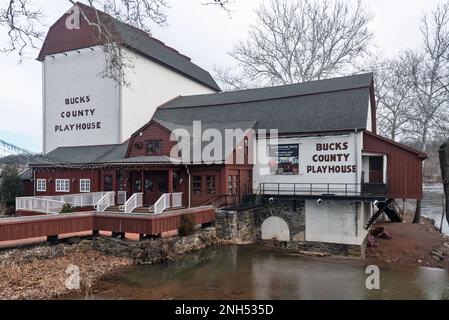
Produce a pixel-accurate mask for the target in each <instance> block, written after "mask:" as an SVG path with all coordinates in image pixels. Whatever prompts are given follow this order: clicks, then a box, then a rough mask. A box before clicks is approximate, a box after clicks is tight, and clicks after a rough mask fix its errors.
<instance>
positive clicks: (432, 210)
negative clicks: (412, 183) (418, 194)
mask: <svg viewBox="0 0 449 320" xmlns="http://www.w3.org/2000/svg"><path fill="white" fill-rule="evenodd" d="M443 199H444V190H443V185H442V184H431V185H424V186H423V200H422V210H421V212H422V215H423V216H425V217H427V218H431V219H433V220H434V221H435V225H436V226H437V227H438V228H440V226H441V217H442V215H443ZM398 204H399V205H400V206H402V203H401V201H398ZM405 208H406V209H408V210H410V211H411V212H414V210H415V208H416V202H415V201H406V202H405ZM442 231H443V233H444V234H446V235H449V225H448V222H447V220H446V218H445V217H444V219H443V229H442Z"/></svg>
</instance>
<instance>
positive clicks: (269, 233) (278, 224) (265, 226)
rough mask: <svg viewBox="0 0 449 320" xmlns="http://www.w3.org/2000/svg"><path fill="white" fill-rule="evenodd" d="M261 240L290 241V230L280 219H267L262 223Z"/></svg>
mask: <svg viewBox="0 0 449 320" xmlns="http://www.w3.org/2000/svg"><path fill="white" fill-rule="evenodd" d="M261 229H262V240H277V241H284V242H289V241H290V228H289V227H288V224H287V222H285V220H284V219H282V218H280V217H269V218H267V219H265V221H264V222H263V223H262V228H261Z"/></svg>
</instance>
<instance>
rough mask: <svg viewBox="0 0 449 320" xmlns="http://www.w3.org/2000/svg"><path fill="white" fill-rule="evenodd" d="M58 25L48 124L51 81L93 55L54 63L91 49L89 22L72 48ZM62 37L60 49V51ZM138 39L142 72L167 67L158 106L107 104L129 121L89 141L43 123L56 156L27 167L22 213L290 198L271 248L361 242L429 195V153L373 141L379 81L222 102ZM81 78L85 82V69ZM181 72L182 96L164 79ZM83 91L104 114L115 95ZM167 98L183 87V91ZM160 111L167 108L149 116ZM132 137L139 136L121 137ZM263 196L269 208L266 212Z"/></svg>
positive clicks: (205, 81)
mask: <svg viewBox="0 0 449 320" xmlns="http://www.w3.org/2000/svg"><path fill="white" fill-rule="evenodd" d="M58 25H60V21H59V22H57V23H56V24H55V25H54V26H53V27H52V29H51V31H50V33H49V36H48V37H47V40H46V42H45V44H44V47H43V49H42V51H41V54H40V56H39V59H40V60H42V61H43V62H44V64H45V73H46V77H49V79H48V86H47V89H48V92H47V91H45V90H44V92H45V95H46V97H47V98H46V99H45V101H48V108H49V109H45V110H44V114H46V113H45V112H47V111H48V110H53V109H54V108H56V104H57V103H56V104H55V101H56V102H57V101H59V100H58V99H59V98H61V97H62V96H61V97H59V98H58V97H54V96H53V95H55V94H56V93H55V92H58V90H57V88H58V85H60V83H56V82H57V81H56V82H55V79H56V80H57V77H56V78H53V77H54V76H56V75H57V74H59V73H58V72H59V71H58V70H59V69H58V68H59V67H61V66H63V65H64V63H71V61H72V60H73V59H74V60H77V59H81V62H82V57H83V54H87V53H89V54H91V53H90V51H89V50H88V51H87V53H86V52H84V51H83V52H81V51H80V52H78V53H77V54H75V53H74V54H73V55H69V56H66V55H62V56H58V57H55V55H58V54H60V52H62V51H67V50H69V51H70V50H75V49H77V47H79V46H84V47H86V48H88V47H89V46H93V45H96V44H94V43H90V42H88V40H89V37H87V36H86V34H88V33H89V30H87V29H86V28H87V27H86V26H84V28H85V29H83V28H82V29H81V31H79V33H78V36H77V37H75V40H76V41H75V40H74V41H69V40H68V38H67V37H70V36H73V35H72V34H68V33H67V34H66V33H64V32H62V31H61V30H59V27H58ZM120 26H121V27H123V26H122V25H120ZM124 29H126V30H128V32H131V33H133V34H135V33H136V30H134V29H129V28H124ZM124 29H120V30H122V31H123V30H124ZM58 30H59V31H58ZM61 32H62V33H61ZM125 35H126V33H125ZM141 36H142V35H141V34H140V33H139V37H141ZM54 37H56V38H57V39H59V38H60V39H62V40H64V41H62V42H58V41H56V42H55V41H54ZM130 39H133V38H128V37H126V36H124V43H123V45H124V46H125V47H126V48H127V49H129V50H131V51H132V52H134V53H136V52H137V53H138V55H139V56H143V57H145V59H146V60H145V59H144V60H143V61H145V63H144V64H142V65H138V66H137V73H139V72H141V70H147V69H146V68H147V67H148V66H149V65H150V64H151V65H152V66H153V67H155V66H154V65H153V64H154V63H155V62H156V63H158V64H161V65H163V66H164V68H165V69H163V70H164V71H162V69H161V70H159V71H160V73H159V79H160V81H159V82H161V83H164V85H163V87H161V89H160V91H161V92H162V93H163V94H162V96H158V99H155V95H157V92H155V91H154V90H152V91H151V90H149V88H147V89H145V88H144V87H139V88H140V89H139V90H140V91H139V92H140V93H141V94H142V95H131V94H130V93H129V95H128V96H126V95H125V96H126V97H127V100H126V101H125V100H120V101H115V100H114V101H112V102H111V103H110V104H106V105H104V106H102V107H101V108H102V109H101V110H103V109H104V110H106V111H108V108H110V109H111V112H112V113H114V114H115V115H124V114H128V115H129V117H128V118H127V116H125V117H123V118H120V117H118V118H117V117H115V116H114V117H113V118H111V119H108V118H107V117H106V118H104V119H103V120H101V121H104V122H105V123H114V125H113V126H107V127H105V128H107V130H106V131H104V132H103V131H101V132H100V131H99V132H95V133H94V134H93V135H87V136H86V135H81V136H79V135H77V134H76V133H75V134H69V133H68V136H67V137H66V138H67V139H66V138H64V137H63V136H60V135H59V134H60V132H59V133H58V132H56V133H55V132H52V133H51V134H49V133H48V130H50V131H51V130H53V129H52V128H53V125H54V120H55V119H54V117H52V116H50V115H49V116H48V117H45V116H44V119H45V121H44V124H45V126H44V133H45V134H46V135H45V137H46V138H45V139H46V141H47V142H46V143H45V144H46V146H47V148H46V149H48V150H49V152H48V153H46V154H45V155H44V156H42V157H41V158H40V159H36V160H35V161H33V162H32V163H30V165H29V166H30V169H31V170H32V171H31V172H32V174H31V176H32V178H31V181H32V183H33V185H34V190H33V195H32V197H28V198H24V199H17V209H18V210H22V211H38V212H45V213H58V212H59V210H60V207H61V206H62V204H63V203H65V202H69V203H72V204H74V205H75V206H81V207H83V206H84V207H86V206H87V207H89V206H94V207H95V208H96V210H97V211H105V210H108V211H116V212H121V213H125V214H130V215H132V214H135V213H146V214H150V213H151V214H163V212H165V211H166V210H169V209H173V208H181V207H186V208H194V207H198V206H202V205H206V204H213V205H215V206H217V207H228V208H230V207H231V208H233V209H238V208H239V206H240V207H242V203H246V204H248V203H249V202H251V203H252V204H253V205H254V206H256V205H258V206H262V207H263V206H265V207H267V206H268V207H269V206H270V205H272V204H273V203H276V201H281V200H285V201H293V203H294V206H293V209H291V214H290V218H288V219H290V220H291V219H293V220H294V219H296V220H297V223H296V222H295V223H293V225H288V223H286V222H285V220H286V219H287V218H285V219H283V218H279V219H278V220H276V219H273V220H271V221H270V223H265V222H264V223H263V224H262V228H261V229H262V234H261V237H262V239H267V240H269V239H272V238H276V239H278V240H281V241H286V242H289V241H300V242H301V241H302V242H304V243H329V244H343V245H349V246H351V245H355V246H361V245H363V243H364V241H365V240H366V236H367V230H366V229H367V227H369V225H371V224H372V222H373V221H374V220H375V218H376V217H378V216H379V215H380V214H381V213H383V212H385V213H387V215H388V216H389V217H390V218H391V219H392V220H394V221H399V220H400V219H401V217H400V214H399V213H398V212H397V209H395V206H394V204H395V202H394V199H421V198H422V161H423V160H424V159H425V158H426V157H427V155H426V154H423V153H422V152H419V151H417V150H413V149H411V148H409V147H407V146H404V145H402V144H399V143H397V142H394V141H391V140H389V139H386V138H383V137H381V136H379V135H378V134H377V124H376V102H375V96H374V82H373V75H372V74H371V73H368V74H361V75H356V76H350V77H342V78H335V79H328V80H321V81H312V82H306V83H300V84H292V85H285V86H278V87H269V88H262V89H251V90H242V91H234V92H222V93H217V91H219V88H218V86H216V84H215V82H214V81H213V79H212V78H211V77H210V75H209V74H208V73H207V72H205V71H204V70H202V69H200V68H199V67H198V66H196V65H193V64H192V63H191V62H190V60H188V59H185V58H182V56H181V55H180V54H179V53H177V52H175V51H172V50H170V49H169V48H167V47H166V46H165V45H163V44H162V43H160V42H157V41H156V40H155V39H152V38H150V37H144V38H142V39H141V40H142V41H141V42H139V43H136V42H132V41H131V40H130ZM86 41H87V42H86ZM140 44H144V45H142V46H140ZM94 51H95V50H93V51H92V52H94ZM86 57H87V56H86ZM56 58H57V59H56ZM91 58H92V57H91ZM92 59H93V58H92ZM147 60H148V61H147ZM89 61H90V60H89ZM139 68H143V69H139ZM83 70H84V69H83ZM83 70H81V71H82V73H83V72H84V73H83V74H84V76H86V77H87V78H89V79H90V78H91V74H90V73H89V72H88V71H89V70H87V69H86V70H84V71H83ZM148 70H149V69H148ZM52 72H53V73H52ZM173 72H174V74H175V75H176V77H175V78H176V79H177V80H176V81H178V82H176V83H177V85H176V86H175V85H170V84H169V83H166V82H165V81H166V80H167V81H169V79H172V77H173V76H174V74H172V73H173ZM83 74H81V75H80V77H81V78H82V77H83ZM145 74H146V73H145ZM138 79H139V78H136V79H135V80H137V81H138ZM186 79H188V80H186ZM91 80H92V79H91ZM92 81H94V82H95V84H96V85H98V86H99V87H101V86H102V85H103V84H104V83H103V82H102V81H103V80H99V79H94V80H92ZM104 81H106V80H104ZM173 81H174V80H173ZM173 83H174V82H173ZM87 84H89V82H88V83H87ZM181 84H182V85H181ZM84 85H85V83H80V88H81V87H82V90H81V89H80V88H78V87H77V86H78V85H77V86H71V89H70V90H71V91H70V90H69V91H70V92H68V91H67V92H65V91H64V90H63V91H64V94H65V95H66V96H70V97H72V96H74V97H80V96H81V97H85V96H89V101H88V102H86V101H87V100H86V99H84V100H83V101H84V103H88V104H89V103H91V104H92V105H95V103H96V101H99V100H101V94H103V95H106V96H110V95H111V94H112V95H113V94H114V93H111V92H110V90H115V89H112V87H111V86H110V85H109V84H108V85H107V86H106V88H103V89H102V90H100V91H101V92H102V93H101V94H100V95H99V96H98V97H97V96H94V95H91V94H88V92H87V91H86V90H88V89H87V88H84ZM168 88H179V90H178V92H177V93H176V95H174V92H172V91H171V90H168ZM84 89H86V90H84ZM61 90H62V89H61ZM147 92H149V93H151V94H150V95H151V99H150V100H148V99H147V98H146V96H145V94H146V93H147ZM58 94H59V93H58ZM178 95H179V96H178ZM175 96H178V97H175ZM161 97H165V99H163V100H161V99H162V98H161ZM174 97H175V98H174ZM91 98H92V100H93V102H91ZM122 98H123V96H122ZM170 99H171V100H170ZM69 101H70V100H69ZM155 101H159V104H160V103H163V102H165V103H163V104H161V105H160V106H159V107H157V108H156V109H155V112H154V114H153V113H152V110H153V109H154V108H155V106H154V103H155ZM166 101H167V102H166ZM44 108H46V106H44ZM70 108H71V109H73V110H75V111H76V110H78V109H80V110H81V109H83V108H84V109H85V106H84V105H81V106H79V105H76V104H75V105H71V106H70ZM117 108H118V109H117ZM104 110H103V111H104ZM117 110H122V112H118V113H117V114H116V112H117ZM133 110H135V111H133ZM139 110H141V111H142V110H146V111H148V110H150V111H151V112H150V113H145V112H146V111H145V112H143V111H142V112H140V111H139ZM133 112H135V114H134V115H133ZM91 113H92V114H91V115H92V116H94V114H95V112H91ZM104 114H108V112H106V113H104ZM151 114H152V116H151ZM61 115H62V114H61ZM56 116H57V115H56ZM127 119H128V120H129V122H127V121H128V120H127ZM130 119H131V120H132V121H131V120H130ZM47 120H48V121H47ZM59 120H60V121H63V122H64V121H65V120H66V119H64V120H61V119H59ZM52 121H53V122H52ZM138 123H140V124H139V126H140V128H139V126H136V124H138ZM69 127H70V126H69ZM124 128H125V129H126V130H124ZM131 128H133V130H131ZM58 130H59V129H58ZM58 130H56V131H58ZM53 131H54V130H53ZM126 132H133V133H132V134H131V135H130V136H124V134H125V133H126ZM61 137H62V138H61ZM61 139H62V140H61ZM105 141H106V142H111V141H112V142H114V143H107V144H105V143H104V142H105ZM50 145H51V147H49V146H50ZM260 199H266V200H267V202H265V204H261V203H260ZM298 203H299V204H300V205H299V207H298V206H297V205H298ZM298 208H300V209H298ZM292 217H293V218H292ZM298 217H300V218H298ZM268 220H269V219H266V221H268ZM290 223H291V222H290Z"/></svg>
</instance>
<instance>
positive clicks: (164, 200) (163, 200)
mask: <svg viewBox="0 0 449 320" xmlns="http://www.w3.org/2000/svg"><path fill="white" fill-rule="evenodd" d="M179 207H182V192H177V193H164V194H163V195H162V196H161V197H160V198H159V200H157V201H156V203H155V204H154V206H153V207H152V208H150V210H151V209H152V210H154V214H160V213H162V212H164V211H165V210H167V209H171V208H179Z"/></svg>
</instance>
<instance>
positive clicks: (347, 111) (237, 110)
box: [153, 73, 373, 133]
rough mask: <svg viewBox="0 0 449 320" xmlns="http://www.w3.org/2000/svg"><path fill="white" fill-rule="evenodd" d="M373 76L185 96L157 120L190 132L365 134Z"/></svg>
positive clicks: (166, 107)
mask: <svg viewBox="0 0 449 320" xmlns="http://www.w3.org/2000/svg"><path fill="white" fill-rule="evenodd" d="M372 81H373V74H372V73H368V74H361V75H355V76H349V77H341V78H334V79H329V80H321V81H313V82H306V83H299V84H292V85H286V86H278V87H270V88H261V89H250V90H242V91H234V92H223V93H216V94H206V95H193V96H185V97H179V98H177V99H174V100H172V101H170V102H168V103H167V104H165V105H163V106H161V107H159V108H158V110H157V111H156V113H155V114H154V116H153V119H154V120H156V121H160V122H167V123H174V124H177V125H180V126H191V125H192V122H193V121H195V120H201V121H202V123H203V124H206V125H207V126H212V125H213V124H214V123H215V124H217V125H218V124H220V126H223V125H228V124H232V123H235V122H240V123H241V122H251V121H256V122H257V128H259V129H267V130H269V129H278V130H279V132H280V133H308V132H329V131H337V130H353V129H366V126H367V120H368V110H369V109H368V107H369V101H370V100H369V99H370V90H371V84H372Z"/></svg>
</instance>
